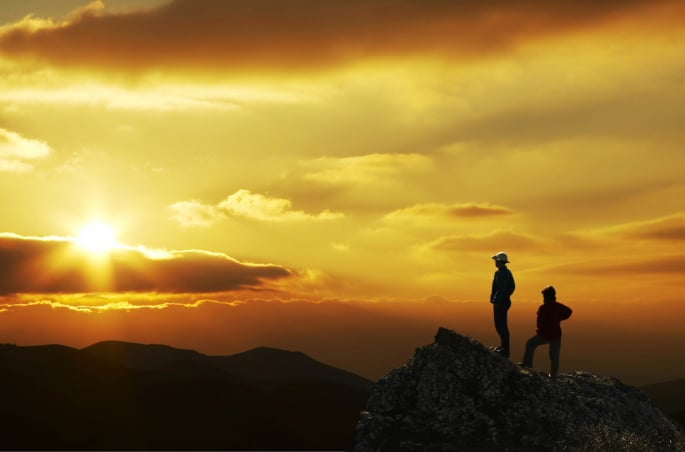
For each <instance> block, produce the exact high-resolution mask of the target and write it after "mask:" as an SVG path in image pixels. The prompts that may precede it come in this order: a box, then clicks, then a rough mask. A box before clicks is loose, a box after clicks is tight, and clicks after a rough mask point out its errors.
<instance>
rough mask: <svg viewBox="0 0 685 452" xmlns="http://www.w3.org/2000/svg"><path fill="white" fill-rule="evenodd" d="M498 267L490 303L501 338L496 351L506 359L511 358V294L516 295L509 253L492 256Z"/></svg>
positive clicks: (496, 328)
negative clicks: (509, 313)
mask: <svg viewBox="0 0 685 452" xmlns="http://www.w3.org/2000/svg"><path fill="white" fill-rule="evenodd" d="M492 258H493V259H494V260H495V265H496V266H497V271H496V272H495V276H494V277H493V279H492V292H491V293H490V303H492V311H493V316H494V319H495V330H496V331H497V334H498V335H499V338H500V346H499V347H497V348H495V351H496V352H498V353H500V354H501V355H502V356H504V357H505V358H509V325H508V324H507V313H508V312H509V308H510V307H511V294H512V293H514V289H515V288H516V284H515V283H514V275H512V274H511V271H510V270H509V269H508V268H507V264H508V263H509V256H507V253H504V252H501V251H500V252H499V253H497V254H495V255H494V256H492Z"/></svg>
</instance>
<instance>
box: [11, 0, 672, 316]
mask: <svg viewBox="0 0 685 452" xmlns="http://www.w3.org/2000/svg"><path fill="white" fill-rule="evenodd" d="M31 3H32V5H33V6H32V9H31V10H30V11H27V10H25V9H22V8H20V7H19V6H14V7H12V8H7V9H4V7H0V9H2V11H0V18H2V20H3V21H4V23H0V206H1V207H0V209H2V214H3V215H2V218H3V224H2V227H1V228H0V233H4V234H0V245H1V246H0V263H1V264H3V265H4V266H5V267H3V268H7V269H8V270H7V272H6V273H7V274H8V275H12V276H11V278H10V277H9V276H7V277H5V278H4V279H3V278H0V289H2V293H1V295H2V297H6V298H8V299H9V300H10V301H9V302H8V303H7V304H8V305H11V304H12V303H14V304H15V305H16V306H22V307H23V308H22V309H34V308H35V309H39V308H38V307H36V306H37V305H36V306H34V305H32V304H30V303H24V302H25V301H26V299H27V297H28V298H30V299H31V300H34V298H33V297H38V298H39V299H40V300H42V301H46V300H47V301H48V302H51V301H54V302H55V303H60V306H61V305H62V304H65V303H66V304H69V301H68V300H71V301H72V303H73V304H72V306H74V307H76V308H78V307H79V306H86V307H87V306H90V305H97V306H107V307H108V308H107V309H108V310H112V311H113V310H116V309H120V310H122V311H127V310H130V309H134V308H133V306H143V305H144V306H164V307H165V309H166V307H168V306H170V305H169V304H168V303H170V302H169V301H168V300H165V299H164V296H165V295H168V297H169V299H170V298H173V299H174V300H176V301H178V302H179V303H180V304H181V305H183V306H187V305H192V306H195V304H194V303H196V302H198V300H200V299H202V300H214V301H216V300H221V302H225V301H226V300H229V301H230V302H233V301H235V300H238V299H241V297H253V296H254V298H256V299H274V298H275V299H278V300H293V299H298V300H307V301H309V302H314V303H318V302H320V301H321V300H330V299H336V300H338V299H355V300H364V301H373V300H400V299H402V300H423V299H426V298H427V297H436V296H437V297H441V299H442V298H444V299H447V300H452V301H468V302H470V301H476V302H483V303H484V302H485V301H486V300H487V296H488V294H489V285H490V282H491V278H492V273H493V271H494V265H493V263H492V260H491V259H490V256H491V255H492V254H494V253H495V252H497V251H500V250H505V251H507V252H508V253H509V255H510V257H511V264H510V268H511V269H512V271H513V273H514V275H515V277H516V279H517V291H516V294H515V296H514V299H515V301H517V302H520V303H522V304H525V303H530V304H535V303H537V302H538V301H539V293H540V289H541V288H542V287H545V286H547V285H549V284H554V285H555V286H556V287H557V290H558V291H559V294H560V298H563V299H564V300H565V301H568V302H569V303H573V302H588V303H590V302H593V303H597V302H602V301H604V300H607V299H611V300H622V301H626V302H632V303H645V302H656V301H660V302H664V303H666V302H673V301H677V300H680V301H682V293H683V289H685V287H684V284H685V278H683V275H684V274H685V268H684V267H683V264H681V263H680V262H681V261H685V253H684V252H683V250H684V248H683V243H684V242H685V216H684V213H683V209H684V205H683V201H682V200H683V199H685V176H684V173H683V168H685V153H684V152H683V149H682V143H683V142H685V128H683V126H682V118H684V117H685V84H684V82H683V76H682V74H683V73H685V32H684V31H683V30H685V27H683V26H682V25H683V24H682V17H684V16H683V15H682V12H683V6H682V2H677V1H666V0H659V1H649V2H648V1H636V2H619V1H608V2H583V6H582V7H579V6H577V4H576V3H575V2H571V1H570V0H558V1H555V2H542V1H531V2H505V1H495V2H487V3H473V2H460V1H455V2H442V1H437V0H435V1H434V0H427V1H426V2H410V1H403V0H402V1H399V2H394V1H390V0H370V1H368V2H346V1H343V0H326V1H321V2H304V3H302V2H288V1H286V2H282V1H276V0H273V1H272V0H263V1H261V2H252V3H251V2H250V1H248V0H245V5H243V8H237V9H232V8H233V7H231V6H230V5H232V4H234V3H235V2H213V1H206V0H196V1H192V2H191V1H186V0H167V1H162V0H136V1H123V0H112V1H105V2H93V3H91V4H90V5H88V2H87V1H75V0H74V1H71V0H62V1H49V2H48V1H36V2H31ZM238 3H241V2H240V1H239V2H238ZM302 4H307V5H309V6H308V8H306V9H305V10H298V9H297V8H298V5H302ZM29 14H30V17H27V15H29ZM371 19H373V20H371ZM313 23H316V24H318V26H309V25H311V24H313ZM226 24H229V25H230V24H234V25H235V24H247V25H248V26H241V27H237V26H227V25H226ZM304 24H307V26H305V25H304ZM90 218H104V219H107V220H106V221H105V223H106V224H109V225H110V226H106V224H105V223H103V224H101V225H100V226H97V227H96V226H95V225H93V226H92V229H86V230H85V231H84V232H82V233H81V235H79V233H78V231H79V230H80V228H82V227H85V225H86V224H88V221H89V220H88V219H90ZM110 228H111V229H110ZM57 236H59V237H74V238H73V240H75V241H76V242H77V243H81V245H83V246H84V247H85V248H87V249H88V250H90V254H91V257H90V262H91V263H90V264H89V263H88V259H85V258H83V256H81V255H79V254H78V253H76V252H73V250H72V251H70V249H69V248H67V247H66V246H63V245H65V244H64V243H63V241H61V240H57V239H54V237H57ZM51 237H52V238H51ZM39 238H41V240H39ZM65 240H66V239H65ZM69 240H71V239H69ZM151 250H156V251H151ZM96 251H99V254H100V259H99V260H98V259H96V258H95V257H94V256H96V255H97V254H98V253H97V252H96ZM95 261H98V262H99V264H97V265H95V264H94V263H93V262H95ZM37 262H38V263H40V265H39V264H37ZM42 265H44V267H42ZM81 265H84V266H86V267H84V268H81V267H80V266H81ZM35 274H38V275H40V277H39V278H32V277H31V276H32V275H35ZM97 274H99V275H100V276H97V277H96V276H95V275H97ZM89 278H90V283H89V282H88V280H89ZM97 293H107V294H108V295H107V297H104V296H103V297H102V298H100V297H99V296H98V295H97ZM83 294H89V295H88V296H90V297H92V298H89V300H91V301H84V300H85V298H84V295H83ZM131 294H135V296H132V295H131ZM144 294H147V295H148V296H147V297H146V296H145V295H144ZM181 294H182V295H181ZM208 294H211V295H208ZM254 294H258V296H257V295H254ZM22 297H23V298H22ZM110 297H114V299H112V298H110ZM157 297H161V298H157ZM179 297H180V298H183V300H178V298H179ZM260 297H261V298H260ZM17 300H19V301H17ZM93 300H97V301H93ZM144 300H147V301H144ZM150 300H153V301H151V302H149V303H148V301H150ZM34 301H35V300H34ZM41 306H43V305H41ZM174 306H175V305H174ZM207 306H209V305H203V308H202V309H206V308H207ZM272 306H280V305H277V304H274V305H272ZM212 307H215V306H214V305H212ZM16 309H19V308H18V307H17V308H16ZM202 322H210V320H207V319H204V318H203V320H202Z"/></svg>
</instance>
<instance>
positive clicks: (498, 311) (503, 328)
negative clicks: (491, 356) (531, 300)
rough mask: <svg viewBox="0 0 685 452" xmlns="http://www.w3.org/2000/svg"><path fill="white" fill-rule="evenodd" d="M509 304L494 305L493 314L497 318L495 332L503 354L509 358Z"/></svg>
mask: <svg viewBox="0 0 685 452" xmlns="http://www.w3.org/2000/svg"><path fill="white" fill-rule="evenodd" d="M509 306H510V305H508V304H493V305H492V308H493V313H494V317H495V330H496V331H497V334H498V335H499V339H500V343H501V347H502V352H501V353H502V354H503V355H504V356H505V357H507V358H508V357H509V326H508V322H507V313H508V311H509Z"/></svg>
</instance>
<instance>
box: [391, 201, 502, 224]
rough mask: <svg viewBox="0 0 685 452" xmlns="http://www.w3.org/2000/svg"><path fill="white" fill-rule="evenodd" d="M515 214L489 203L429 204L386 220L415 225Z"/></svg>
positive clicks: (417, 206) (399, 213) (415, 207)
mask: <svg viewBox="0 0 685 452" xmlns="http://www.w3.org/2000/svg"><path fill="white" fill-rule="evenodd" d="M513 214H514V212H513V211H512V210H511V209H508V208H507V207H502V206H497V205H493V204H489V203H473V202H471V203H463V204H439V203H427V204H416V205H413V206H411V207H406V208H404V209H398V210H395V211H393V212H390V213H389V214H387V215H386V216H385V217H384V220H386V221H389V222H400V223H407V222H409V223H413V222H417V221H429V222H431V223H433V222H435V221H443V222H444V221H449V222H455V221H461V220H465V219H478V218H492V217H501V216H508V215H513Z"/></svg>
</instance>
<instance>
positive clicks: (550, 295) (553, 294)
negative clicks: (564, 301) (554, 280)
mask: <svg viewBox="0 0 685 452" xmlns="http://www.w3.org/2000/svg"><path fill="white" fill-rule="evenodd" d="M542 296H543V297H545V298H547V299H549V300H556V298H557V290H556V289H555V288H554V286H547V287H545V288H544V289H542Z"/></svg>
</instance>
